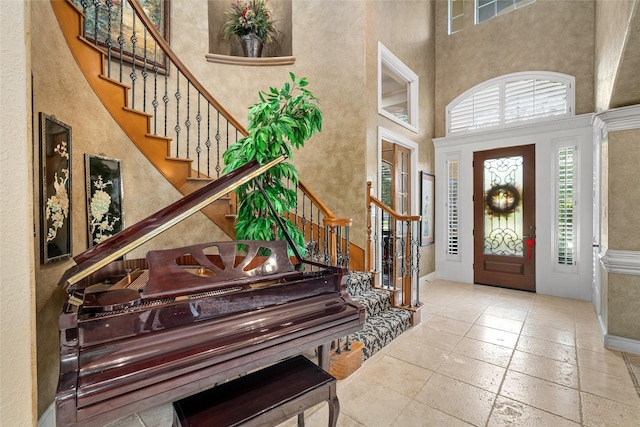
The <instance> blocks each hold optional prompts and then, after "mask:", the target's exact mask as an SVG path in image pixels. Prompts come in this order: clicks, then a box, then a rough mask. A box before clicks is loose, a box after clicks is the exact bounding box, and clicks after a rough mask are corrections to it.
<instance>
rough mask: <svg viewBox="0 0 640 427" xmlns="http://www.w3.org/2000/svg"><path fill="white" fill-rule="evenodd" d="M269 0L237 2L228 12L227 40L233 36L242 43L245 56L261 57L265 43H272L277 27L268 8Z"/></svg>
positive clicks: (225, 28) (225, 27)
mask: <svg viewBox="0 0 640 427" xmlns="http://www.w3.org/2000/svg"><path fill="white" fill-rule="evenodd" d="M268 1H269V0H236V1H234V2H233V3H231V9H229V10H228V11H227V18H228V20H227V22H226V23H225V24H224V27H223V32H224V38H225V40H229V39H231V38H232V37H233V36H236V37H238V38H239V39H240V40H241V42H242V48H243V50H244V54H245V56H256V57H259V56H260V55H261V54H262V45H263V43H271V42H272V41H273V40H274V35H275V34H276V32H277V31H276V27H275V25H274V23H273V19H272V18H271V11H270V10H269V8H268V7H267V2H268Z"/></svg>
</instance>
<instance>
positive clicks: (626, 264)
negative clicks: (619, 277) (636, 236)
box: [599, 249, 640, 276]
mask: <svg viewBox="0 0 640 427" xmlns="http://www.w3.org/2000/svg"><path fill="white" fill-rule="evenodd" d="M599 257H600V262H601V263H602V266H603V267H604V269H605V270H606V271H607V272H608V273H618V274H630V275H634V276H640V251H621V250H614V249H606V250H605V251H604V252H601V253H600V255H599Z"/></svg>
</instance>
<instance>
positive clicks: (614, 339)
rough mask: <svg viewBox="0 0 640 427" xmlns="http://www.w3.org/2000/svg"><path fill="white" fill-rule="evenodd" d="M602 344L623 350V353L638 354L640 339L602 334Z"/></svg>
mask: <svg viewBox="0 0 640 427" xmlns="http://www.w3.org/2000/svg"><path fill="white" fill-rule="evenodd" d="M604 346H605V347H607V348H609V349H611V350H618V351H624V352H625V353H633V354H640V341H639V340H632V339H629V338H624V337H618V336H615V335H605V336H604Z"/></svg>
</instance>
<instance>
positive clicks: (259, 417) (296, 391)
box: [173, 356, 340, 427]
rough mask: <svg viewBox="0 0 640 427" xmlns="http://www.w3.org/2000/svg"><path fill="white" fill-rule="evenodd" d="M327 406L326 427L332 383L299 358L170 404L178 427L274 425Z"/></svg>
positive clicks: (332, 412) (335, 405) (334, 411)
mask: <svg viewBox="0 0 640 427" xmlns="http://www.w3.org/2000/svg"><path fill="white" fill-rule="evenodd" d="M323 401H327V403H328V404H329V427H335V426H336V423H337V421H338V414H339V412H340V403H339V402H338V396H337V394H336V379H335V378H334V377H332V376H331V375H329V374H328V373H327V372H325V371H324V370H322V369H321V368H320V367H319V366H317V365H316V364H314V363H313V362H311V361H310V360H309V359H307V358H306V357H304V356H296V357H293V358H290V359H286V360H284V361H282V362H280V363H278V364H275V365H272V366H269V367H267V368H264V369H261V370H259V371H256V372H253V373H251V374H248V375H245V376H243V377H240V378H238V379H235V380H233V381H229V382H227V383H224V384H221V385H219V386H216V387H214V388H212V389H209V390H205V391H203V392H201V393H198V394H195V395H193V396H190V397H187V398H184V399H182V400H179V401H177V402H174V404H173V405H174V407H175V409H176V413H177V416H178V418H179V420H180V424H181V426H182V427H218V426H219V427H229V426H239V425H242V426H265V427H266V426H275V425H278V424H280V423H282V422H284V421H286V420H288V419H289V418H291V417H293V416H294V415H296V414H298V427H304V410H305V409H309V408H311V407H313V406H315V405H317V404H318V403H321V402H323Z"/></svg>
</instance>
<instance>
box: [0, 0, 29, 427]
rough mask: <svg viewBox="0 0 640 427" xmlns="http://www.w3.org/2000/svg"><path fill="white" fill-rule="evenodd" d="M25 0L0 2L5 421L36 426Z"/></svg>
mask: <svg viewBox="0 0 640 427" xmlns="http://www.w3.org/2000/svg"><path fill="white" fill-rule="evenodd" d="M28 22H29V7H28V4H27V3H26V2H16V1H12V2H9V1H4V2H2V3H0V40H2V43H1V46H0V50H1V53H0V57H1V58H2V59H1V60H0V112H1V114H0V141H2V142H1V143H0V218H1V221H0V284H1V285H0V336H1V337H2V338H1V340H2V343H1V345H0V378H2V387H1V388H0V420H1V421H0V423H1V424H2V425H7V426H23V425H35V423H36V413H35V397H36V396H35V392H34V387H33V386H34V384H35V367H34V363H35V347H34V345H35V342H34V341H35V307H34V305H35V301H34V296H33V271H32V269H31V265H32V262H31V260H32V259H33V250H32V245H31V242H32V235H33V215H32V214H31V199H30V195H31V191H30V185H31V182H32V174H31V172H32V168H31V167H30V164H31V155H32V150H31V147H30V146H29V141H30V138H31V126H30V124H29V120H28V117H30V112H29V99H30V92H31V91H30V84H29V73H28V69H29V60H30V55H29V52H28V50H27V49H25V47H27V46H29V43H30V42H31V40H30V38H29V34H27V33H26V32H25V31H24V28H25V27H26V26H28Z"/></svg>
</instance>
